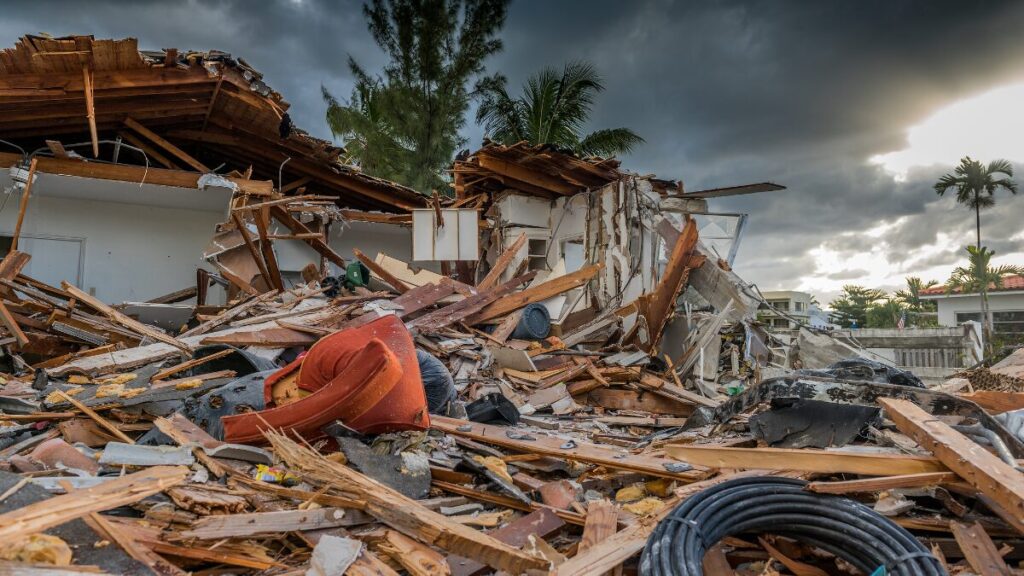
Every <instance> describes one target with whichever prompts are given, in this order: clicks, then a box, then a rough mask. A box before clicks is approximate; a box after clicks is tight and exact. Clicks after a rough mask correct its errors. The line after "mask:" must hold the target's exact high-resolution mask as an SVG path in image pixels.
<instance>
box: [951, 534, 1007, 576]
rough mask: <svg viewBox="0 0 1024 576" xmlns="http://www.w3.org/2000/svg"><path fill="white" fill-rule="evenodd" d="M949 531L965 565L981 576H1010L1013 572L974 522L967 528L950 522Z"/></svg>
mask: <svg viewBox="0 0 1024 576" xmlns="http://www.w3.org/2000/svg"><path fill="white" fill-rule="evenodd" d="M949 527H950V529H951V530H952V531H953V537H954V538H956V543H957V544H959V545H960V550H961V551H963V553H964V558H966V559H967V563H968V564H970V565H971V568H974V571H975V572H977V573H978V574H980V575H981V576H1011V575H1012V574H1013V572H1012V571H1011V570H1010V567H1009V566H1007V565H1006V561H1004V560H1003V557H1002V556H1001V555H1000V554H999V550H997V549H996V545H995V543H994V542H992V539H991V538H989V535H988V533H987V532H985V529H984V528H982V527H981V524H978V523H977V522H975V523H974V524H972V525H970V526H967V525H966V524H961V523H959V522H955V521H954V522H950V523H949Z"/></svg>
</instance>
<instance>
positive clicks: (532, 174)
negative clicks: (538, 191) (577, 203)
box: [477, 154, 580, 196]
mask: <svg viewBox="0 0 1024 576" xmlns="http://www.w3.org/2000/svg"><path fill="white" fill-rule="evenodd" d="M477 162H479V163H480V167H481V168H485V169H487V170H490V171H491V172H494V173H495V174H500V175H501V176H504V177H506V178H511V179H513V180H518V181H520V182H525V183H527V184H530V185H532V186H537V187H540V188H544V189H545V190H550V191H552V192H557V193H559V194H562V195H565V196H568V195H569V194H574V193H576V192H579V191H580V188H579V187H576V186H573V185H571V184H567V183H566V182H564V181H562V180H560V179H558V178H556V177H554V176H550V175H548V174H545V173H543V172H538V171H536V170H531V169H529V168H526V167H524V166H522V165H520V164H516V163H514V162H510V161H508V160H505V159H502V158H498V157H496V156H490V155H488V154H478V155H477Z"/></svg>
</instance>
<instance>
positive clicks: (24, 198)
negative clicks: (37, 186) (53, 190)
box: [11, 158, 37, 252]
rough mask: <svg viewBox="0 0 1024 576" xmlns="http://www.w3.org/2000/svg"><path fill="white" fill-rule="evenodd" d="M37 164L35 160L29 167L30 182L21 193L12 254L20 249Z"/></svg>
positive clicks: (34, 159)
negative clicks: (19, 244) (23, 224)
mask: <svg viewBox="0 0 1024 576" xmlns="http://www.w3.org/2000/svg"><path fill="white" fill-rule="evenodd" d="M36 162H37V159H36V158H33V159H32V163H31V164H29V165H28V182H26V183H25V191H24V192H22V193H21V203H20V204H19V205H18V223H17V224H15V225H14V238H12V239H11V252H14V251H15V250H17V249H18V239H19V238H21V224H22V222H24V221H25V211H26V210H28V196H29V194H31V193H32V181H33V180H35V177H36Z"/></svg>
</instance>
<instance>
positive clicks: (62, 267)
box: [18, 236, 83, 288]
mask: <svg viewBox="0 0 1024 576" xmlns="http://www.w3.org/2000/svg"><path fill="white" fill-rule="evenodd" d="M82 242H83V239H82V238H42V237H37V238H32V237H30V236H22V237H21V239H20V240H19V241H18V250H20V251H22V252H26V253H28V254H31V255H32V259H31V260H29V261H28V265H26V266H25V268H24V269H23V270H22V273H23V274H25V275H26V276H30V277H32V278H35V279H36V280H39V281H41V282H46V283H47V284H49V285H51V286H60V283H61V281H62V280H67V281H68V282H70V283H72V284H74V285H75V286H77V287H79V288H81V287H82Z"/></svg>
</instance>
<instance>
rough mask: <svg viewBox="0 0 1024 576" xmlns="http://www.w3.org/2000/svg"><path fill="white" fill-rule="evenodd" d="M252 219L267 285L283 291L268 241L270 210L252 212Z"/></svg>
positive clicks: (274, 257)
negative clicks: (265, 272)
mask: <svg viewBox="0 0 1024 576" xmlns="http://www.w3.org/2000/svg"><path fill="white" fill-rule="evenodd" d="M232 214H234V213H232ZM252 219H253V220H254V221H255V222H256V231H257V232H258V233H259V235H260V252H262V254H263V262H264V264H265V268H266V269H267V270H268V273H267V277H266V278H267V284H269V285H270V286H272V287H273V288H277V289H278V290H284V281H283V280H282V279H281V269H280V268H279V267H278V265H277V255H276V254H274V243H273V242H272V241H271V240H270V232H269V231H268V227H269V226H270V208H269V207H263V208H261V209H260V210H258V211H256V210H254V211H253V212H252ZM246 232H248V231H246ZM317 237H320V236H317ZM261 270H262V268H261Z"/></svg>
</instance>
